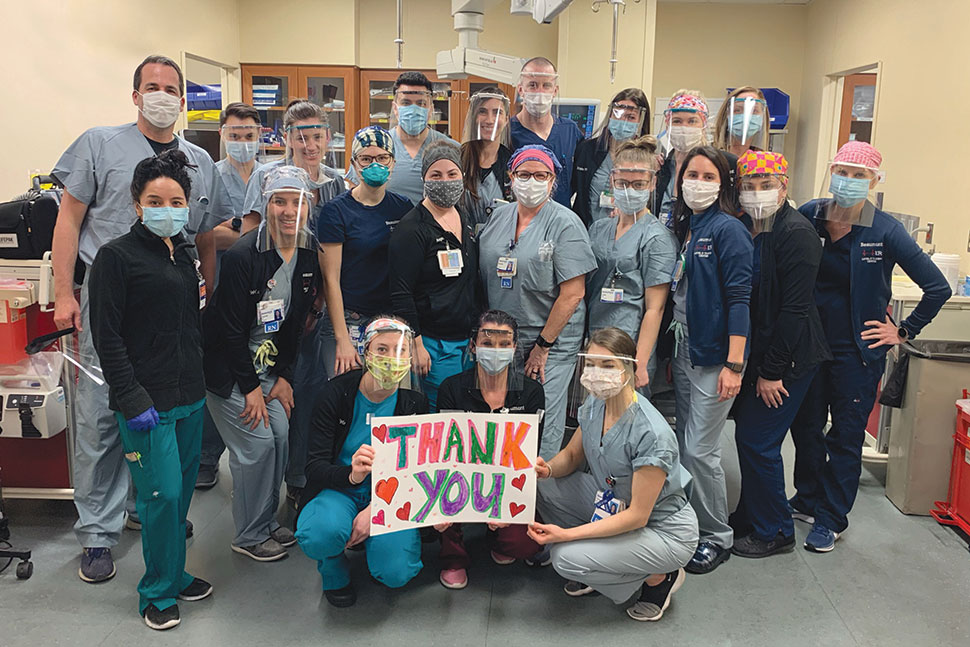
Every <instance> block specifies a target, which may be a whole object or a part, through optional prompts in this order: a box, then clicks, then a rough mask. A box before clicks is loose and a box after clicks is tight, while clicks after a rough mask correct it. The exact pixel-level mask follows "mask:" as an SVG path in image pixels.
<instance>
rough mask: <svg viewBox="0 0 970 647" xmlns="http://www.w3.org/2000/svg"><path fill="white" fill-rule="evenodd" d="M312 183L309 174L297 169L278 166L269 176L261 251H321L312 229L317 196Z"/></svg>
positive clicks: (259, 238) (265, 182) (265, 186)
mask: <svg viewBox="0 0 970 647" xmlns="http://www.w3.org/2000/svg"><path fill="white" fill-rule="evenodd" d="M308 183H309V176H308V174H307V172H306V171H304V170H303V169H302V168H298V167H296V166H278V167H275V168H273V169H272V170H271V171H270V172H269V173H267V174H266V176H265V177H264V178H263V214H264V215H263V220H262V221H261V222H260V223H259V231H258V232H257V236H256V250H257V251H259V252H267V251H271V250H292V249H297V248H302V249H311V250H315V249H317V242H316V239H315V238H314V236H313V234H312V233H310V228H309V221H310V210H311V208H312V206H313V194H312V192H311V191H310V190H309V187H308V186H307V185H308Z"/></svg>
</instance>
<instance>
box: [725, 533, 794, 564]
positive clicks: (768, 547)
mask: <svg viewBox="0 0 970 647" xmlns="http://www.w3.org/2000/svg"><path fill="white" fill-rule="evenodd" d="M794 548H795V535H791V536H789V537H786V536H784V535H783V534H781V533H780V532H779V533H778V535H777V536H775V538H774V539H772V540H771V541H765V540H764V539H758V538H757V537H755V536H754V535H753V534H751V535H748V536H747V537H742V538H741V539H739V540H737V541H736V542H734V548H732V549H731V550H732V552H733V553H734V554H735V555H737V556H738V557H747V558H751V559H759V558H761V557H770V556H772V555H777V554H779V553H790V552H791V551H792V550H793V549H794Z"/></svg>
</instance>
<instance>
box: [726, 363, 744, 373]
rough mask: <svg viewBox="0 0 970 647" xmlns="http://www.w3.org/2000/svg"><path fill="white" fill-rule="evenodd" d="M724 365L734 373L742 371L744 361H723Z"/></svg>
mask: <svg viewBox="0 0 970 647" xmlns="http://www.w3.org/2000/svg"><path fill="white" fill-rule="evenodd" d="M724 366H726V367H727V368H729V369H731V370H732V371H734V372H735V373H739V374H740V373H744V362H724Z"/></svg>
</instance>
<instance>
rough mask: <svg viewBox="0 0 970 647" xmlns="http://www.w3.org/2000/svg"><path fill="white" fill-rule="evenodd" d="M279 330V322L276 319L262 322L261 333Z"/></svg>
mask: <svg viewBox="0 0 970 647" xmlns="http://www.w3.org/2000/svg"><path fill="white" fill-rule="evenodd" d="M279 331H280V322H278V321H268V322H266V323H264V324H263V333H265V334H267V335H268V334H270V333H274V332H279Z"/></svg>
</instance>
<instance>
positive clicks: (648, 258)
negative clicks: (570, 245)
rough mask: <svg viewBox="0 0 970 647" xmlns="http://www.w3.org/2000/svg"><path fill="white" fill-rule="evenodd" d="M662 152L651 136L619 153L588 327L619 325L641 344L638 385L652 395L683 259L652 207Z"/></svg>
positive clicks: (599, 232)
mask: <svg viewBox="0 0 970 647" xmlns="http://www.w3.org/2000/svg"><path fill="white" fill-rule="evenodd" d="M656 151H657V140H656V139H654V138H653V137H652V136H650V135H646V136H644V137H640V138H638V139H633V140H628V141H625V142H623V143H621V144H620V145H619V147H618V148H617V150H616V152H615V153H614V154H613V160H612V164H611V172H610V178H609V191H610V193H611V196H612V200H613V202H614V205H615V206H614V209H615V211H616V213H617V215H616V216H615V217H612V218H600V219H599V220H596V221H594V222H593V224H592V226H591V227H590V228H589V240H590V244H591V245H592V247H593V254H594V255H595V256H596V265H597V268H596V271H595V272H593V273H591V274H590V275H589V276H588V278H587V282H586V303H587V309H588V311H589V315H588V317H587V325H586V327H587V329H588V330H589V331H590V332H593V331H596V330H599V329H600V328H607V327H609V326H615V327H616V328H619V329H620V330H622V331H623V332H625V333H626V334H628V335H629V336H630V337H631V338H632V339H634V340H635V341H636V342H637V356H636V359H637V369H636V383H635V386H636V388H637V389H640V392H641V393H643V395H644V396H646V397H649V393H650V392H649V384H650V379H651V377H652V374H653V370H654V369H655V367H656V358H655V357H654V349H655V347H656V343H657V335H658V333H659V332H660V322H661V319H663V313H664V307H665V305H666V303H667V296H668V295H669V293H670V277H671V275H672V274H673V271H674V264H675V263H676V261H677V238H676V237H675V236H674V234H673V232H671V231H670V230H669V229H667V228H666V227H664V226H663V225H662V224H661V223H660V221H659V220H657V219H656V218H655V217H653V214H651V213H650V209H649V202H650V192H651V191H652V190H653V187H654V180H655V177H656V176H655V173H656V168H657V156H656Z"/></svg>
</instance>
